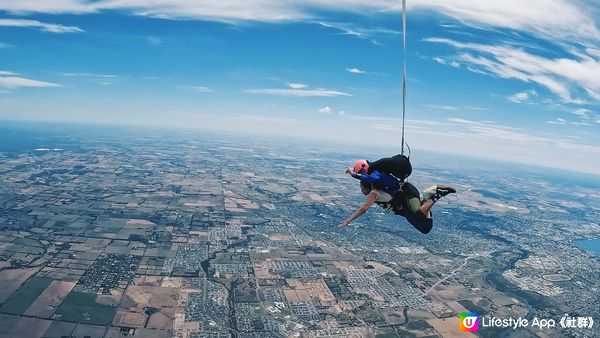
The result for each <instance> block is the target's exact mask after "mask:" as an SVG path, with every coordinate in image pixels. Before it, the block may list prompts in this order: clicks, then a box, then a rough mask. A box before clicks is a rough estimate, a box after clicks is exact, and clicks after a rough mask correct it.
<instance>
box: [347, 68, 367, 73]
mask: <svg viewBox="0 0 600 338" xmlns="http://www.w3.org/2000/svg"><path fill="white" fill-rule="evenodd" d="M346 71H347V72H348V73H353V74H366V73H367V72H365V71H364V70H361V69H358V68H346Z"/></svg>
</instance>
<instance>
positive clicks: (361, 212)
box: [338, 191, 377, 228]
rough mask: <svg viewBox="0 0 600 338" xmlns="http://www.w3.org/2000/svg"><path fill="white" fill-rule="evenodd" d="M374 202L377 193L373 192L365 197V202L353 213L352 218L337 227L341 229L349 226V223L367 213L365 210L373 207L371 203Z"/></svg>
mask: <svg viewBox="0 0 600 338" xmlns="http://www.w3.org/2000/svg"><path fill="white" fill-rule="evenodd" d="M376 200H377V193H376V192H375V191H371V192H370V193H369V195H367V200H366V201H365V203H364V204H363V205H362V207H360V209H358V210H356V212H355V213H353V214H352V216H350V217H348V218H346V219H345V220H344V221H343V222H341V223H340V224H338V226H339V227H341V228H344V227H347V226H348V224H350V222H352V221H354V220H355V219H357V218H359V217H360V216H362V215H364V214H365V212H367V210H369V208H370V207H371V206H372V205H373V203H375V201H376Z"/></svg>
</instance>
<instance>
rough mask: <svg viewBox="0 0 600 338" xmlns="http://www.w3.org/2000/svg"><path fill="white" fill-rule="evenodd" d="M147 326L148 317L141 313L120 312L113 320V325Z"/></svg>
mask: <svg viewBox="0 0 600 338" xmlns="http://www.w3.org/2000/svg"><path fill="white" fill-rule="evenodd" d="M145 324H146V315H145V314H143V313H139V312H129V311H123V310H118V311H117V313H116V314H115V318H114V319H113V325H117V326H133V327H144V325H145Z"/></svg>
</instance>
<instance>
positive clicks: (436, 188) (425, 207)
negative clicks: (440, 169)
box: [419, 184, 456, 218]
mask: <svg viewBox="0 0 600 338" xmlns="http://www.w3.org/2000/svg"><path fill="white" fill-rule="evenodd" d="M455 192H456V190H455V189H454V188H452V187H449V186H446V185H441V184H438V185H432V186H431V187H429V188H427V189H425V190H424V191H423V204H421V208H419V210H421V212H422V213H423V215H425V216H426V217H427V218H431V208H432V207H433V205H434V204H435V202H437V200H439V199H440V198H442V197H444V196H446V195H448V194H452V193H455Z"/></svg>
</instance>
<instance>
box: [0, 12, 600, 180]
mask: <svg viewBox="0 0 600 338" xmlns="http://www.w3.org/2000/svg"><path fill="white" fill-rule="evenodd" d="M399 5H400V2H399V1H388V0H376V1H357V0H340V1H336V2H331V1H324V0H306V1H294V0H292V1H275V0H246V1H228V0H220V1H212V0H211V1H182V0H159V1H152V2H148V1H141V0H96V1H84V0H60V1H49V2H46V1H34V0H23V1H9V0H0V119H4V120H32V121H67V122H101V123H118V124H121V123H123V124H143V125H164V126H175V127H182V126H183V127H189V128H207V129H224V130H233V131H237V130H240V131H247V132H256V133H262V134H280V135H290V136H301V137H312V138H322V139H331V140H338V141H339V140H344V141H346V142H347V143H348V145H349V146H351V145H353V144H357V143H365V144H379V145H385V146H393V145H394V144H396V145H397V147H398V148H399V145H400V135H399V128H400V126H401V121H400V119H399V117H400V116H401V83H402V81H401V79H402V55H403V54H402V48H401V46H402V32H401V30H402V26H401V15H400V11H399V8H400V7H399ZM408 11H409V12H408V13H409V14H408V34H407V44H408V52H407V54H406V57H407V62H408V111H407V126H406V128H407V129H406V132H407V140H408V142H409V144H410V145H411V148H412V149H413V150H417V149H426V150H437V151H441V152H444V153H459V154H469V155H474V156H480V157H486V158H491V159H500V160H502V159H509V160H512V161H517V162H523V163H529V164H537V165H543V166H552V167H558V168H564V169H570V170H578V171H584V172H591V173H597V172H598V168H600V142H599V140H600V133H599V132H598V131H599V127H600V23H599V19H597V18H600V13H599V11H600V6H599V5H598V3H597V2H596V3H595V4H594V2H593V1H574V2H569V1H566V0H541V1H535V3H534V2H531V3H523V2H522V1H516V0H506V1H501V2H498V1H488V0H478V1H475V0H472V1H467V0H436V1H434V0H420V1H416V0H414V1H410V0H409V1H408Z"/></svg>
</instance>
